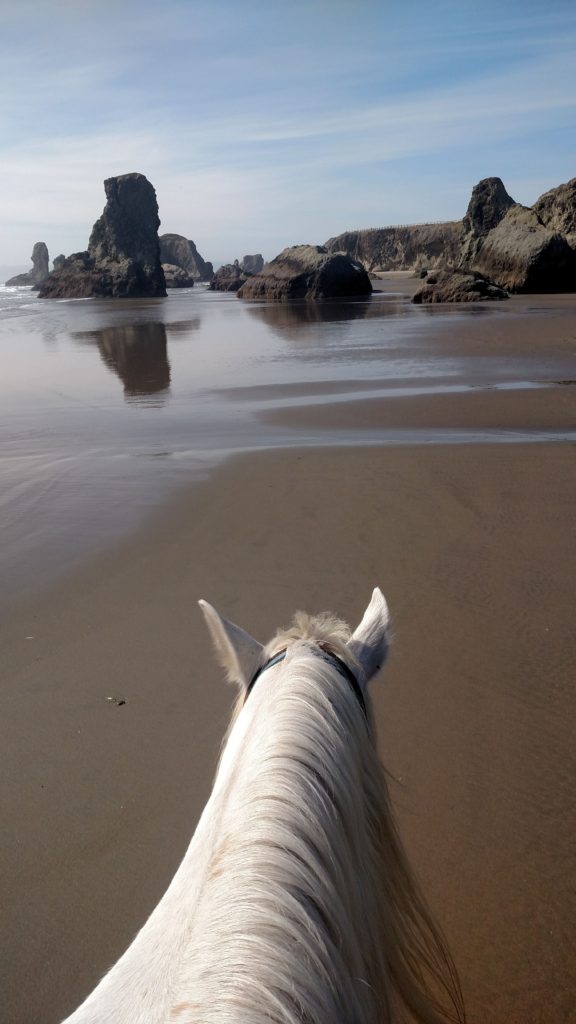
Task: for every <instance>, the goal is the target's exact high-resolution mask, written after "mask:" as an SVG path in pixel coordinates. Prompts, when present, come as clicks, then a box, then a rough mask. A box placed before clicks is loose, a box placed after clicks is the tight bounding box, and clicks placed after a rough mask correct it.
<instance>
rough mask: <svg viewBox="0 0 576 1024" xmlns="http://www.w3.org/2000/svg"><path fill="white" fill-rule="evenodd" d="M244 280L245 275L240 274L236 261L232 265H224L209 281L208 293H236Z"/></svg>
mask: <svg viewBox="0 0 576 1024" xmlns="http://www.w3.org/2000/svg"><path fill="white" fill-rule="evenodd" d="M246 280H247V278H246V274H243V273H242V271H241V269H240V264H239V263H238V260H234V263H225V264H224V266H222V267H220V268H219V269H218V270H217V271H216V273H215V274H214V276H213V278H212V280H211V281H210V291H212V292H237V291H238V289H239V288H241V287H242V285H243V284H244V282H245V281H246Z"/></svg>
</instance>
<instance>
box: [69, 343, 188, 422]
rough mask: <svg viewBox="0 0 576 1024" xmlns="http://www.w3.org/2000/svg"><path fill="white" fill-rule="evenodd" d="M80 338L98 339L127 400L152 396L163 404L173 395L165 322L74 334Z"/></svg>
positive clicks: (106, 363)
mask: <svg viewBox="0 0 576 1024" xmlns="http://www.w3.org/2000/svg"><path fill="white" fill-rule="evenodd" d="M75 337H76V338H77V340H79V341H91V342H95V343H96V344H97V346H98V350H99V352H100V355H101V357H102V361H103V362H104V363H105V365H106V366H107V367H108V369H110V370H112V371H113V372H114V373H116V374H118V376H119V378H120V380H121V381H122V383H123V384H124V396H125V398H126V400H127V401H128V402H131V401H134V402H138V401H142V400H143V399H148V402H147V404H150V400H151V399H152V397H153V398H154V404H158V405H162V404H164V402H166V401H167V399H168V398H169V395H170V363H169V362H168V342H167V338H166V326H165V325H164V324H158V323H156V324H136V325H132V326H117V327H104V328H103V329H102V330H100V331H85V332H82V333H77V334H76V335H75Z"/></svg>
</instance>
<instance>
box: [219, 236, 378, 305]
mask: <svg viewBox="0 0 576 1024" xmlns="http://www.w3.org/2000/svg"><path fill="white" fill-rule="evenodd" d="M371 292H372V285H371V283H370V278H369V277H368V274H367V273H366V271H365V269H364V267H363V266H362V264H361V263H359V262H358V261H357V260H353V259H351V258H350V257H349V256H347V255H344V254H343V253H331V252H329V251H328V249H326V248H325V247H324V246H322V245H292V246H289V247H288V248H287V249H283V251H282V252H281V253H280V254H279V255H278V256H276V258H275V259H273V260H272V261H271V262H270V263H265V264H264V267H263V268H262V270H261V271H260V273H259V274H254V275H253V276H252V277H248V278H247V279H246V281H245V282H244V284H243V285H242V286H241V288H240V289H239V290H238V296H239V298H241V299H268V300H270V301H272V302H285V301H289V300H290V299H307V300H309V299H330V298H336V297H339V298H346V297H352V296H357V295H370V293H371Z"/></svg>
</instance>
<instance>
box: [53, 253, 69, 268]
mask: <svg viewBox="0 0 576 1024" xmlns="http://www.w3.org/2000/svg"><path fill="white" fill-rule="evenodd" d="M65 262H66V257H65V256H64V253H60V256H55V257H54V260H53V261H52V267H53V268H54V270H60V267H63V266H64V264H65Z"/></svg>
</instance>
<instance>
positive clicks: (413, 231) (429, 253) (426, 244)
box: [325, 221, 462, 273]
mask: <svg viewBox="0 0 576 1024" xmlns="http://www.w3.org/2000/svg"><path fill="white" fill-rule="evenodd" d="M461 235H462V222H461V221H446V222H443V223H438V224H411V225H406V226H403V227H390V228H366V229H365V230H362V231H346V232H344V234H342V235H337V236H335V237H334V238H329V239H328V241H327V242H326V243H325V245H326V248H327V249H328V251H329V252H346V253H347V254H348V255H349V256H351V257H352V259H354V260H359V261H360V262H361V263H363V264H364V266H365V267H366V270H368V271H369V272H370V273H372V272H375V271H380V270H420V268H424V267H425V268H426V269H432V268H434V267H437V266H441V265H442V264H445V263H446V261H447V260H448V261H454V262H455V261H456V260H457V259H458V254H459V252H460V245H461Z"/></svg>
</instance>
